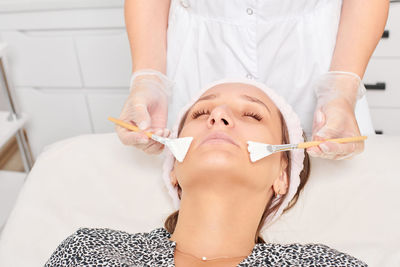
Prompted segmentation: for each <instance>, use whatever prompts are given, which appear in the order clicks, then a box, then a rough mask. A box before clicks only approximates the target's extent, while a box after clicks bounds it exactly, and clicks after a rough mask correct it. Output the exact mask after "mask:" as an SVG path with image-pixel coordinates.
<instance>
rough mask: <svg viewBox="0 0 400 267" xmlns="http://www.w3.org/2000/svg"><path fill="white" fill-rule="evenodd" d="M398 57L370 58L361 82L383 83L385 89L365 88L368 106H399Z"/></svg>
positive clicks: (399, 79) (399, 67)
mask: <svg viewBox="0 0 400 267" xmlns="http://www.w3.org/2000/svg"><path fill="white" fill-rule="evenodd" d="M399 70H400V58H371V60H370V62H369V64H368V68H367V70H366V72H365V75H364V79H363V82H364V84H366V85H376V84H377V83H385V85H386V89H385V90H367V97H368V103H369V106H370V107H375V108H382V107H391V108H400V76H399Z"/></svg>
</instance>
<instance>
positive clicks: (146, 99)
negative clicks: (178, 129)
mask: <svg viewBox="0 0 400 267" xmlns="http://www.w3.org/2000/svg"><path fill="white" fill-rule="evenodd" d="M172 86H173V82H172V81H170V80H169V79H168V77H167V76H165V75H164V74H162V73H161V72H159V71H156V70H152V69H144V70H139V71H136V72H134V73H133V75H132V78H131V83H130V95H129V97H128V99H127V100H126V102H125V104H124V106H123V108H122V112H121V114H120V116H119V119H120V120H123V121H125V122H127V123H131V124H133V125H135V126H138V127H139V128H140V129H141V130H146V131H149V132H153V133H155V134H156V135H159V136H164V137H168V136H169V134H170V131H169V130H168V129H166V128H165V127H166V125H167V117H168V97H169V96H170V95H171V90H172ZM115 130H116V132H117V133H118V137H119V139H120V140H121V142H122V143H123V144H125V145H132V146H135V147H137V148H139V149H142V150H143V151H145V152H147V153H149V154H158V153H160V152H161V151H162V149H163V148H164V145H162V144H160V143H158V142H156V141H154V140H152V139H150V138H148V137H147V136H146V135H145V134H143V133H136V132H133V131H130V130H128V129H126V128H124V127H121V126H119V125H116V127H115Z"/></svg>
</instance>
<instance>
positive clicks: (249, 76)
mask: <svg viewBox="0 0 400 267" xmlns="http://www.w3.org/2000/svg"><path fill="white" fill-rule="evenodd" d="M246 78H247V79H251V80H253V79H254V77H253V75H251V74H250V73H247V75H246Z"/></svg>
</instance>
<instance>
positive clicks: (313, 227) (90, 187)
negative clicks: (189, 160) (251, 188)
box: [0, 133, 400, 267]
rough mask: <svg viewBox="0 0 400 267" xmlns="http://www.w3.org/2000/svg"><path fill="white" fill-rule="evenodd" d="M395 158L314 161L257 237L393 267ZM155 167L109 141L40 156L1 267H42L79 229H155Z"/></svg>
mask: <svg viewBox="0 0 400 267" xmlns="http://www.w3.org/2000/svg"><path fill="white" fill-rule="evenodd" d="M396 148H397V151H396ZM399 150H400V136H399V137H390V136H372V137H370V138H369V139H368V140H367V143H366V150H365V152H364V153H363V154H362V155H359V156H357V157H356V158H355V159H352V160H348V161H339V162H338V161H328V160H315V159H313V160H312V162H311V163H312V171H311V177H310V181H309V183H308V184H307V185H306V188H305V191H304V192H303V194H302V195H301V197H300V199H299V202H298V203H297V204H296V206H295V207H294V208H293V209H292V210H290V211H289V212H288V213H287V214H286V215H284V216H283V217H282V218H281V219H280V220H278V222H277V223H275V224H274V225H272V226H271V228H270V229H269V231H267V232H266V233H264V234H265V235H264V237H265V238H266V239H267V240H270V241H271V242H281V243H286V242H300V243H307V242H319V243H323V244H326V245H329V246H331V247H333V248H336V249H338V250H341V251H344V252H347V253H349V254H351V255H353V256H355V257H358V258H360V259H362V260H364V261H365V262H367V263H368V264H369V265H370V266H380V267H381V266H390V267H392V266H400V245H399V241H400V230H399V227H398V225H400V213H399V212H398V210H399V209H398V205H399V204H400V194H399V190H400V177H399V174H398V171H397V169H398V165H399V164H400V158H399V156H398V151H399ZM161 159H162V158H161V156H149V155H146V154H144V153H143V152H141V151H139V150H136V149H134V148H133V147H127V146H124V145H122V144H121V143H120V141H119V140H118V137H117V136H116V134H115V133H110V134H95V135H82V136H78V137H75V138H71V139H66V140H63V141H61V142H58V143H55V144H53V145H51V146H49V147H47V149H46V150H45V151H44V152H43V153H42V154H41V155H40V156H39V158H38V160H37V162H36V164H35V166H34V168H33V170H32V171H31V173H30V174H29V177H28V180H27V181H26V183H25V185H24V187H23V189H22V191H21V193H20V195H19V197H18V200H17V203H16V206H15V208H14V210H13V212H12V213H11V216H10V218H9V220H8V222H7V224H6V226H5V228H4V230H3V233H2V235H1V237H0V266H2V267H3V266H4V267H9V266H15V267H19V266H21V267H25V266H43V264H44V263H45V261H46V260H47V259H48V258H49V257H50V255H51V253H52V252H53V251H54V250H55V248H56V247H57V246H58V245H59V244H60V242H61V241H62V240H63V239H65V238H66V237H67V236H68V235H70V234H72V233H73V232H74V231H75V230H76V229H77V228H79V227H109V228H113V229H119V230H125V231H128V232H131V233H135V232H140V231H150V230H152V229H154V228H155V227H159V226H162V224H163V220H164V219H165V218H166V217H167V216H168V215H169V214H170V213H171V212H172V211H173V210H172V203H171V201H170V199H169V197H168V195H167V192H166V190H165V189H164V187H163V185H162V181H161V176H160V166H161V162H162V160H161Z"/></svg>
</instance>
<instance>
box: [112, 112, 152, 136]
mask: <svg viewBox="0 0 400 267" xmlns="http://www.w3.org/2000/svg"><path fill="white" fill-rule="evenodd" d="M108 120H109V121H112V122H114V123H116V124H118V125H119V126H122V127H124V128H126V129H129V130H131V131H134V132H142V133H144V134H145V135H147V136H148V137H149V138H151V136H152V135H153V134H152V133H149V132H143V131H141V130H140V129H139V128H138V127H136V126H135V125H132V124H130V123H126V122H124V121H121V120H119V119H116V118H113V117H108Z"/></svg>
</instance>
